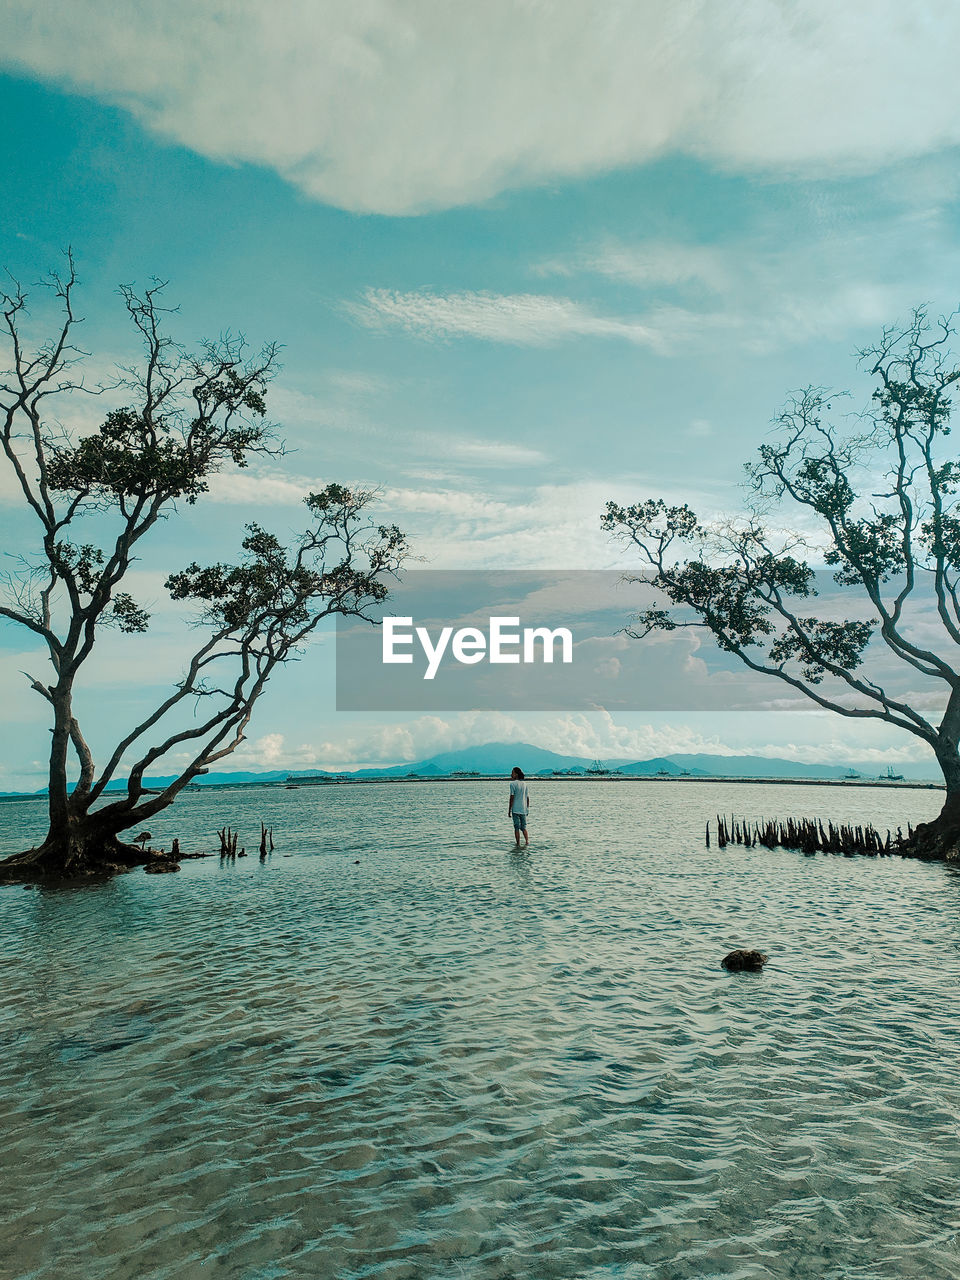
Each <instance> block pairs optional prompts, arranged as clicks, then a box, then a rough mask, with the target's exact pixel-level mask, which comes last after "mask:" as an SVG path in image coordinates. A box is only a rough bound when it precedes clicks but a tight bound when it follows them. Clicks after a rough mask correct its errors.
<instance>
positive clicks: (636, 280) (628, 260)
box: [534, 240, 729, 290]
mask: <svg viewBox="0 0 960 1280" xmlns="http://www.w3.org/2000/svg"><path fill="white" fill-rule="evenodd" d="M726 259H727V255H726V254H725V252H724V251H723V250H722V249H719V248H714V247H713V246H708V245H693V244H673V243H671V242H669V241H657V240H649V241H645V242H643V243H640V244H620V243H618V242H617V241H607V242H605V243H604V244H601V245H600V246H598V247H597V248H595V249H591V250H588V251H586V252H584V253H581V254H579V255H577V256H576V257H574V258H572V259H569V260H564V259H559V260H554V261H551V262H545V263H541V264H540V265H538V266H537V267H535V268H534V270H535V273H536V274H537V275H541V276H551V275H558V276H571V275H573V274H574V273H575V272H579V271H590V272H595V273H596V274H597V275H602V276H607V277H608V278H610V279H611V280H618V281H625V282H627V283H629V284H636V285H643V286H654V285H668V286H670V285H689V284H701V285H704V286H706V287H707V288H708V289H711V290H719V289H722V288H724V287H725V285H726V284H727V283H728V280H729V272H728V267H727V261H726Z"/></svg>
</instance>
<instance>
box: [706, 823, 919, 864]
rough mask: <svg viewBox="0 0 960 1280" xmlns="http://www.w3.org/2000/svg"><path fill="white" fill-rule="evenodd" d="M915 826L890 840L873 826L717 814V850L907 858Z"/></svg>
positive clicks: (898, 829) (898, 830)
mask: <svg viewBox="0 0 960 1280" xmlns="http://www.w3.org/2000/svg"><path fill="white" fill-rule="evenodd" d="M913 834H914V832H913V827H911V826H908V827H907V835H906V837H904V834H903V829H902V828H901V827H897V833H896V835H892V834H891V832H890V831H889V830H888V831H887V835H886V839H884V837H883V836H882V835H881V834H880V832H879V831H878V830H877V829H876V827H873V826H871V825H870V823H865V824H863V825H851V824H846V823H841V824H840V825H838V826H835V825H834V824H833V823H832V822H828V823H827V825H826V826H824V825H823V823H822V822H821V821H820V820H819V819H818V818H787V819H786V820H785V821H782V822H781V821H778V820H777V819H775V818H773V819H767V820H764V821H759V822H757V821H754V822H750V821H748V820H747V819H745V818H736V817H730V818H727V817H724V816H723V815H721V814H717V847H718V848H720V849H725V848H726V847H727V845H728V844H740V845H743V846H744V848H746V849H751V848H753V847H754V846H755V845H762V846H763V848H764V849H777V848H780V849H799V850H800V852H801V853H842V854H844V856H846V857H851V856H853V855H854V854H857V853H862V854H866V855H867V856H868V857H872V858H876V857H882V856H885V855H890V854H901V855H904V856H906V855H907V847H908V846H909V845H910V843H911V841H912V840H913ZM706 844H707V848H708V849H709V848H710V823H709V822H708V823H707V840H706Z"/></svg>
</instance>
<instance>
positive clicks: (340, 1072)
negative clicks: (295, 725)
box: [0, 781, 960, 1280]
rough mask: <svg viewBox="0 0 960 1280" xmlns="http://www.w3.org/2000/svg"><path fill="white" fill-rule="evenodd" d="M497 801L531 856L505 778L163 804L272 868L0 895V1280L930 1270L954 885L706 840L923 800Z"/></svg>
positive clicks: (902, 796)
mask: <svg viewBox="0 0 960 1280" xmlns="http://www.w3.org/2000/svg"><path fill="white" fill-rule="evenodd" d="M531 789H532V794H533V800H534V807H533V810H532V814H531V820H530V826H531V830H532V837H533V844H532V846H531V850H530V853H529V855H523V854H520V855H517V854H516V853H515V852H514V851H513V849H512V835H511V833H510V830H509V828H508V825H507V819H506V805H507V800H506V784H505V783H504V784H494V783H460V784H444V783H429V784H417V785H409V786H399V785H397V786H390V785H386V784H379V785H373V786H365V787H339V788H337V787H326V788H308V787H301V788H300V789H298V790H296V791H285V790H282V789H270V790H268V789H255V790H250V789H245V790H242V791H241V790H237V791H218V792H215V793H204V792H199V793H196V792H194V793H190V794H188V795H186V796H185V797H184V798H183V801H182V803H180V804H178V806H177V808H176V809H175V810H174V811H173V812H172V813H170V814H168V815H166V816H165V817H164V818H163V819H161V820H158V821H157V822H156V823H153V824H151V828H152V830H153V833H154V835H155V836H156V837H158V840H160V841H163V840H166V841H167V843H169V838H170V837H171V836H172V835H174V834H179V835H180V837H181V840H182V841H183V843H184V845H185V847H186V846H192V847H196V846H200V847H206V848H216V845H217V842H216V838H215V834H214V833H215V831H216V828H217V827H220V826H222V825H223V824H224V822H232V823H233V825H234V826H238V827H239V828H240V830H241V839H242V840H245V841H246V843H247V847H248V848H254V847H255V845H256V842H257V838H258V833H259V825H258V824H259V820H260V818H261V817H262V818H263V819H264V820H265V821H266V822H267V823H268V825H270V824H271V823H272V825H273V826H274V829H275V834H276V842H277V848H276V852H275V853H274V854H273V856H272V858H271V859H270V860H268V861H267V862H266V863H265V864H263V865H261V863H260V862H259V859H258V858H257V857H256V856H255V854H254V856H252V857H248V858H244V859H239V860H237V861H236V862H235V863H232V864H225V865H222V864H221V863H220V862H219V860H218V859H215V858H214V859H210V860H203V861H196V862H185V863H184V864H183V870H182V871H181V872H180V874H179V875H176V876H146V875H144V874H143V873H142V872H139V871H137V872H134V873H132V874H130V875H128V876H124V877H120V878H118V879H116V880H114V881H112V882H110V883H108V884H103V885H97V886H89V887H86V888H81V889H42V890H37V889H29V890H24V889H21V888H4V889H2V890H0V940H2V945H3V956H4V970H3V972H4V999H3V1001H2V1015H0V1046H2V1056H0V1072H2V1089H0V1099H2V1101H0V1108H2V1118H0V1124H2V1133H3V1150H4V1158H3V1161H2V1164H0V1272H2V1274H3V1275H4V1276H16V1277H23V1278H24V1280H26V1278H27V1277H30V1278H39V1277H44V1278H47V1277H65V1276H69V1277H74V1276H76V1277H84V1278H100V1277H103V1278H106V1277H109V1278H110V1280H122V1278H130V1280H133V1278H134V1277H136V1278H137V1280H175V1278H176V1280H191V1278H192V1277H205V1276H212V1277H237V1278H238V1280H239V1278H241V1277H242V1278H244V1280H268V1278H271V1280H272V1278H274V1277H277V1278H279V1277H324V1278H326V1277H331V1278H333V1277H336V1278H337V1280H361V1277H362V1278H367V1277H370V1278H374V1277H375V1278H376V1280H401V1278H403V1280H407V1278H409V1280H421V1278H423V1280H428V1278H429V1280H432V1278H433V1277H444V1278H459V1277H468V1278H470V1280H551V1278H554V1277H555V1278H561V1277H562V1278H563V1280H600V1278H603V1280H640V1278H641V1277H643V1278H646V1277H656V1278H657V1280H660V1278H661V1277H662V1278H663V1280H687V1278H689V1280H693V1278H694V1277H696V1278H697V1280H706V1278H708V1277H725V1278H727V1277H729V1278H733V1277H737V1278H738V1280H760V1278H761V1277H778V1278H779V1277H796V1278H798V1280H808V1278H809V1280H833V1278H836V1280H841V1278H842V1280H873V1278H875V1277H877V1278H879V1277H884V1278H887V1277H889V1278H890V1280H893V1278H894V1277H896V1278H900V1277H917V1278H918V1280H919V1278H921V1277H922V1278H924V1280H938V1278H940V1277H951V1278H954V1280H955V1278H956V1277H957V1276H960V1238H958V1233H960V1194H958V1186H960V1156H958V1141H957V1137H958V1122H960V1077H958V1073H957V1070H956V1062H957V1048H958V1044H957V1041H958V1033H957V1020H958V995H960V992H958V972H960V968H958V956H960V876H958V874H957V873H956V872H955V871H953V870H952V869H949V868H946V867H943V866H928V865H924V864H919V863H913V862H908V861H900V860H896V859H883V860H873V859H869V860H868V859H843V858H834V857H826V856H819V857H815V858H804V857H802V856H800V855H798V854H793V853H788V852H784V851H777V852H773V853H770V852H766V851H762V850H760V851H758V850H744V849H727V850H725V851H723V852H722V853H721V852H718V851H717V850H716V849H714V850H712V851H707V850H705V849H704V847H703V825H704V822H705V820H706V818H707V817H708V816H711V815H713V814H714V813H715V812H716V810H717V809H718V808H723V809H724V810H725V811H726V812H728V813H730V812H732V811H736V812H737V813H738V814H744V813H746V814H748V815H756V816H761V815H777V816H786V815H787V814H793V815H796V816H802V815H809V816H815V815H819V816H823V817H832V818H834V819H838V818H842V819H844V820H857V821H861V820H865V819H869V820H872V821H874V822H875V823H877V825H881V826H884V827H885V826H886V825H888V823H891V822H892V823H893V825H896V824H897V823H898V822H905V821H906V820H907V819H910V820H913V821H916V820H918V819H920V818H923V817H928V816H930V815H931V814H932V813H933V812H935V811H936V809H937V807H938V805H939V796H938V795H937V794H936V793H932V792H923V791H893V790H878V789H873V790H866V789H850V790H846V789H844V790H843V791H840V790H838V789H836V788H814V787H790V786H775V787H774V786H758V785H738V786H723V785H713V784H707V783H679V784H671V783H662V782H651V783H644V784H629V783H620V784H617V783H590V784H585V783H581V784H577V783H550V784H546V783H539V784H538V783H537V782H536V781H534V782H533V784H532V788H531ZM41 827H42V811H41V805H40V803H39V802H35V801H30V802H18V803H10V804H2V805H0V851H3V852H6V851H11V850H13V849H16V848H18V847H21V846H23V845H24V844H26V843H29V842H30V837H31V836H32V835H33V833H34V832H38V831H39V830H40V828H41ZM735 946H747V947H760V948H761V949H763V950H765V951H767V952H768V953H769V955H770V957H771V960H770V964H769V965H768V966H767V968H766V970H765V971H764V972H763V974H761V975H753V974H743V975H727V974H726V973H724V972H723V971H722V970H721V969H720V968H719V967H718V966H719V960H720V959H721V957H722V956H723V955H724V954H725V953H726V952H727V951H728V950H730V949H731V948H733V947H735Z"/></svg>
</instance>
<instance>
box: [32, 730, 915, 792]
mask: <svg viewBox="0 0 960 1280" xmlns="http://www.w3.org/2000/svg"><path fill="white" fill-rule="evenodd" d="M515 764H516V765H519V766H520V768H521V769H523V771H524V773H525V774H527V775H528V776H536V775H537V774H552V773H570V774H578V775H582V774H586V773H588V772H590V771H591V770H593V769H594V767H595V765H596V761H595V760H593V759H590V758H588V757H586V756H568V755H562V754H560V753H559V752H556V751H549V750H547V749H546V748H545V747H534V746H531V745H530V743H525V742H520V743H517V742H486V743H484V744H483V745H481V746H476V747H462V748H461V749H459V750H457V751H441V752H438V753H437V754H436V755H433V756H428V757H427V758H426V759H425V760H419V761H417V762H416V763H413V764H398V765H392V766H390V767H388V768H373V769H354V770H351V771H341V772H337V773H333V772H330V771H328V770H323V769H299V770H289V769H271V770H269V771H264V772H262V773H257V772H254V771H252V770H245V771H239V770H238V771H237V772H236V773H206V774H201V775H200V776H199V777H198V778H196V779H195V783H194V785H196V786H221V787H223V786H243V785H245V784H254V785H255V784H258V783H259V784H262V783H281V782H283V783H287V782H289V783H292V784H294V785H295V784H296V783H297V782H299V781H301V780H305V779H309V778H406V777H409V776H410V775H416V776H418V777H421V778H431V777H433V778H442V777H449V776H450V775H451V774H455V773H480V774H494V775H498V776H500V777H508V776H509V774H510V770H511V769H512V768H513V766H514V765H515ZM602 764H603V767H604V769H605V770H606V771H608V772H609V773H611V774H620V775H622V776H628V777H657V776H658V775H662V774H668V775H670V776H671V777H677V776H680V775H682V774H686V775H688V776H693V777H701V778H708V777H722V778H804V779H812V780H815V779H818V778H822V779H824V780H833V779H842V778H850V777H851V775H853V776H854V777H861V778H862V779H863V780H864V781H875V780H876V779H877V778H878V776H879V775H881V774H882V773H884V772H885V771H884V770H883V769H881V768H879V767H878V766H877V765H876V764H872V763H870V764H860V765H849V764H799V763H797V761H795V760H783V759H779V758H777V757H773V756H753V755H737V756H718V755H709V754H678V755H670V756H655V757H654V758H653V759H650V760H633V761H620V760H610V759H607V760H605V761H603V762H602ZM896 773H897V774H901V775H902V776H903V777H904V778H905V779H908V780H909V781H918V782H919V781H930V782H939V781H940V778H939V777H938V770H937V767H936V765H935V763H934V762H933V761H931V762H930V764H923V763H910V764H903V765H898V766H897V768H896ZM173 780H174V779H173V776H172V775H170V776H165V777H159V778H148V779H146V783H145V785H146V786H147V787H149V788H151V789H154V790H156V789H157V788H161V787H164V786H167V785H168V784H169V783H170V782H172V781H173ZM125 786H126V780H125V779H120V780H119V781H115V782H112V783H111V784H110V787H109V790H111V791H116V790H118V789H120V788H123V787H125ZM7 794H8V796H10V795H12V794H14V793H7ZM21 794H22V793H21ZM34 794H36V795H44V794H46V788H44V789H43V790H41V791H38V792H35V793H34Z"/></svg>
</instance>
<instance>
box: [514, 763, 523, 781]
mask: <svg viewBox="0 0 960 1280" xmlns="http://www.w3.org/2000/svg"><path fill="white" fill-rule="evenodd" d="M512 773H515V774H516V775H517V777H518V778H522V777H523V770H522V769H521V768H520V766H519V765H518V764H515V765H514V766H513V770H512Z"/></svg>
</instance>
